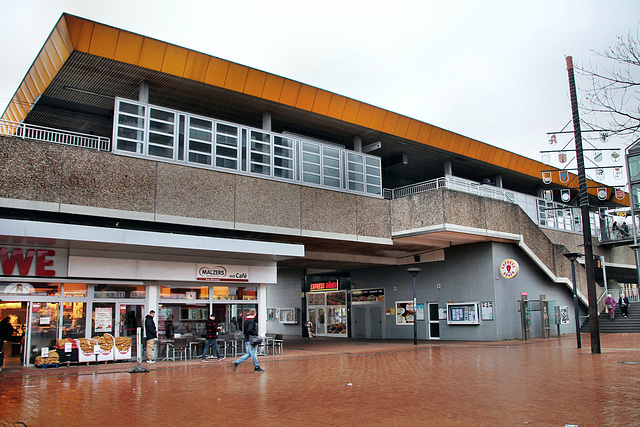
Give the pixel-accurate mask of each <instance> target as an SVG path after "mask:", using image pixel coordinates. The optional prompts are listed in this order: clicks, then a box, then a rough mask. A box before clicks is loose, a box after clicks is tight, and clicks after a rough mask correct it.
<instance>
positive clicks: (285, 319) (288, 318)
mask: <svg viewBox="0 0 640 427" xmlns="http://www.w3.org/2000/svg"><path fill="white" fill-rule="evenodd" d="M280 323H284V324H286V325H297V324H298V309H297V308H281V309H280Z"/></svg>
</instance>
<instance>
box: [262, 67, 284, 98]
mask: <svg viewBox="0 0 640 427" xmlns="http://www.w3.org/2000/svg"><path fill="white" fill-rule="evenodd" d="M283 86H284V79H283V78H282V77H280V76H275V75H273V74H269V75H267V79H266V80H265V82H264V90H263V91H262V97H263V98H264V99H268V100H270V101H276V102H277V101H278V100H279V99H280V97H281V96H282V88H283Z"/></svg>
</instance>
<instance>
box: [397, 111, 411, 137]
mask: <svg viewBox="0 0 640 427" xmlns="http://www.w3.org/2000/svg"><path fill="white" fill-rule="evenodd" d="M410 121H411V119H410V118H409V117H407V116H399V118H398V123H396V130H395V131H394V132H393V133H394V134H395V135H397V136H399V137H401V138H405V137H406V135H407V129H409V122H410Z"/></svg>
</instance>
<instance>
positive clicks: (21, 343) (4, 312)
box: [0, 301, 29, 369]
mask: <svg viewBox="0 0 640 427" xmlns="http://www.w3.org/2000/svg"><path fill="white" fill-rule="evenodd" d="M28 313H29V302H27V301H22V302H19V301H16V302H13V301H5V302H0V319H4V318H5V317H9V322H10V323H11V326H13V329H15V330H16V334H15V335H13V336H11V337H8V338H6V340H5V342H4V345H3V347H2V351H3V353H4V366H3V369H8V368H17V367H20V366H23V365H24V364H25V358H26V356H27V355H28V352H25V351H24V349H25V348H26V347H25V345H26V338H27V332H26V331H27V330H28V321H29V319H28V318H27V314H28Z"/></svg>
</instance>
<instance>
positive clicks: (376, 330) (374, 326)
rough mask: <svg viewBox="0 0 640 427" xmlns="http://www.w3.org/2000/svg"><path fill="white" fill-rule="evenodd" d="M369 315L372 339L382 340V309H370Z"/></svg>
mask: <svg viewBox="0 0 640 427" xmlns="http://www.w3.org/2000/svg"><path fill="white" fill-rule="evenodd" d="M369 313H371V316H370V317H371V322H370V325H371V336H370V338H373V339H380V338H382V307H370V308H369Z"/></svg>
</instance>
